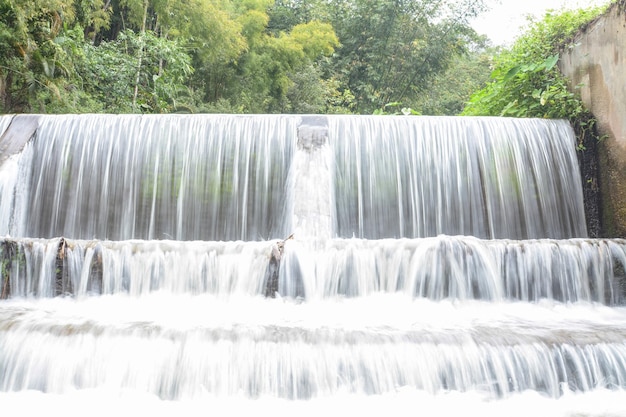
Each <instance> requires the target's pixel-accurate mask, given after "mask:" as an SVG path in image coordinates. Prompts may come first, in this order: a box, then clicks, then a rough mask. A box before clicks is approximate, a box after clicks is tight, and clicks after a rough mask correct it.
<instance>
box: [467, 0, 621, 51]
mask: <svg viewBox="0 0 626 417" xmlns="http://www.w3.org/2000/svg"><path fill="white" fill-rule="evenodd" d="M608 3H610V0H523V1H520V0H490V1H489V6H490V11H488V12H486V13H484V14H483V15H482V16H481V17H480V18H478V19H476V20H475V21H474V23H473V25H472V26H473V27H474V29H475V30H476V31H477V32H478V33H480V34H484V35H487V36H488V37H489V38H490V39H491V41H492V42H493V44H494V45H509V44H511V43H512V42H513V40H514V39H515V38H516V37H517V36H518V35H519V34H520V33H521V32H520V30H521V29H523V27H524V26H526V23H527V17H528V16H529V15H530V16H533V17H535V18H537V19H539V18H541V17H542V16H543V15H544V14H545V12H546V11H548V10H550V9H553V10H560V9H562V8H568V9H580V8H587V7H591V6H600V5H603V4H608Z"/></svg>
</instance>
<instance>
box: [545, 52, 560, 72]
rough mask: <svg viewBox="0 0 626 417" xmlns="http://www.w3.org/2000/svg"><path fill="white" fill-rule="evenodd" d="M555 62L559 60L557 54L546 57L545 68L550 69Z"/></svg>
mask: <svg viewBox="0 0 626 417" xmlns="http://www.w3.org/2000/svg"><path fill="white" fill-rule="evenodd" d="M557 62H559V54H556V55H552V56H551V57H548V59H546V60H545V62H544V64H545V66H546V70H547V71H550V70H551V69H552V68H554V66H555V65H556V63H557Z"/></svg>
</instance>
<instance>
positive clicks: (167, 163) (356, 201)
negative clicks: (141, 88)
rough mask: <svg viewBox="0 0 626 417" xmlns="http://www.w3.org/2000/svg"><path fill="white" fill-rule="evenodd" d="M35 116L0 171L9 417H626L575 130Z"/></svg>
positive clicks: (621, 258)
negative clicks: (15, 416) (324, 416)
mask: <svg viewBox="0 0 626 417" xmlns="http://www.w3.org/2000/svg"><path fill="white" fill-rule="evenodd" d="M15 117H19V116H15ZM11 123H12V117H11V116H4V117H2V118H0V130H2V131H4V130H6V129H10V125H11ZM37 123H38V125H37V129H36V134H35V136H34V138H33V139H32V140H30V141H29V142H28V144H26V146H25V147H24V149H23V150H22V151H21V152H19V153H17V154H14V155H3V160H4V162H3V163H2V166H0V188H1V190H0V191H1V193H0V215H1V216H2V218H0V235H4V236H5V237H4V238H3V239H2V240H0V273H1V281H0V291H1V293H0V299H1V300H0V403H1V404H3V408H4V407H7V409H11V410H13V409H15V410H21V411H22V412H23V414H29V413H31V414H32V413H34V412H39V413H44V412H46V410H49V409H50V407H62V409H63V411H64V414H65V415H67V414H70V415H84V414H85V413H90V414H93V413H94V411H95V412H96V413H101V414H110V413H111V412H120V413H124V414H129V413H130V412H141V413H159V414H163V413H166V414H174V413H176V414H180V415H205V414H206V413H207V412H209V410H210V411H211V412H213V413H215V412H216V411H217V412H219V413H221V414H228V415H238V414H242V413H265V412H267V413H270V412H271V413H272V415H309V414H310V415H319V414H320V413H333V414H339V413H367V414H368V415H369V414H371V413H392V414H394V415H409V414H410V415H414V414H416V413H419V414H431V415H468V414H469V415H483V416H489V415H493V416H496V415H498V416H501V415H509V416H510V415H520V416H527V415H530V414H532V413H536V414H544V415H545V414H548V415H551V416H554V415H577V416H578V415H626V405H624V404H626V402H625V401H624V399H625V398H626V391H625V389H626V309H624V307H623V299H624V289H623V283H624V279H625V277H624V275H625V268H626V241H623V240H619V239H613V240H609V239H587V238H586V230H585V220H584V213H583V204H582V192H581V181H580V175H579V173H578V166H577V161H576V155H575V142H574V137H573V133H572V130H571V128H570V127H569V125H568V124H567V123H566V122H565V121H552V120H534V119H531V120H523V119H522V120H520V119H503V118H453V117H449V118H448V117H440V118H438V117H431V118H429V117H374V116H371V117H364V116H263V115H255V116H236V115H204V116H183V115H170V116H135V115H132V116H131V115H129V116H113V115H86V116H39V118H38V121H37ZM1 143H2V139H0V144H1ZM289 235H292V236H291V237H290V238H289V239H287V237H288V236H289ZM283 239H284V240H283ZM272 280H275V282H273V281H272ZM270 284H271V285H270ZM270 290H271V291H270ZM274 290H277V294H276V297H274V298H272V297H266V296H265V294H269V295H275V294H274V293H273V291H274Z"/></svg>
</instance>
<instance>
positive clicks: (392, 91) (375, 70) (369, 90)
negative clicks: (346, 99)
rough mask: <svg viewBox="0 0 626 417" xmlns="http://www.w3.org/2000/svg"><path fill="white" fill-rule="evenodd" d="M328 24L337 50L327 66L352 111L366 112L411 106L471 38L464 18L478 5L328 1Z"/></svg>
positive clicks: (470, 1) (428, 0)
mask: <svg viewBox="0 0 626 417" xmlns="http://www.w3.org/2000/svg"><path fill="white" fill-rule="evenodd" d="M329 7H330V8H331V9H332V13H330V16H332V22H331V23H332V25H333V27H334V28H335V30H336V32H337V35H338V37H339V41H340V43H341V48H339V49H338V50H337V53H336V56H335V59H333V61H332V63H331V65H332V68H331V72H332V73H333V74H336V75H337V77H338V78H339V80H340V82H341V83H342V89H343V90H344V91H350V92H351V93H353V94H354V96H355V97H356V103H357V104H356V110H357V112H359V113H371V112H372V111H373V110H374V109H377V108H381V107H382V106H384V105H385V104H386V103H390V102H403V103H405V104H406V105H409V106H412V105H413V103H414V102H415V101H416V99H417V98H418V97H419V96H420V95H421V94H422V93H423V92H424V91H426V90H427V89H428V88H429V84H430V81H431V80H432V78H433V76H435V75H436V74H439V73H441V72H443V71H445V69H446V68H447V66H448V65H449V63H450V62H451V59H452V58H453V57H454V56H457V55H459V54H461V53H463V52H465V50H466V48H467V46H468V45H469V44H470V43H471V42H473V40H474V39H475V38H476V34H475V32H474V31H473V30H472V29H471V28H470V26H469V24H468V19H469V18H471V17H473V16H476V15H477V14H478V13H480V12H481V11H482V10H483V9H484V4H483V2H482V1H480V0H467V1H462V2H445V1H443V2H442V1H435V0H421V1H414V0H351V1H348V2H345V1H340V0H332V1H330V2H329Z"/></svg>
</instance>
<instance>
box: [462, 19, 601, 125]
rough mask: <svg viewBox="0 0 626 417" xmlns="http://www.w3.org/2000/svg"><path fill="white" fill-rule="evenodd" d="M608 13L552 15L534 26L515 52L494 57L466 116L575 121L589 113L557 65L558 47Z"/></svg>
mask: <svg viewBox="0 0 626 417" xmlns="http://www.w3.org/2000/svg"><path fill="white" fill-rule="evenodd" d="M603 10H604V8H592V9H585V10H578V11H571V10H568V11H564V12H562V13H548V14H547V15H546V16H545V17H544V19H543V20H541V21H539V22H535V23H531V26H530V28H529V29H528V31H527V32H526V33H525V34H524V35H523V36H521V37H520V38H518V39H517V41H516V42H515V43H514V45H513V46H512V48H511V49H510V50H507V51H504V52H502V53H501V54H500V55H498V56H497V57H496V58H495V69H494V70H493V72H492V74H491V82H489V83H488V84H487V86H486V87H485V88H483V89H481V90H479V91H478V92H476V93H475V94H474V95H473V96H472V97H471V99H470V101H469V103H468V104H467V106H466V108H465V109H464V111H463V113H462V114H465V115H493V116H511V117H541V118H567V119H575V118H578V117H580V116H581V115H582V114H584V113H585V112H586V110H585V108H584V106H583V104H582V102H581V101H580V99H579V97H578V96H577V94H575V92H572V91H570V90H569V89H568V83H567V80H566V79H565V78H564V77H563V76H562V75H561V73H560V71H559V69H558V67H557V65H556V64H557V62H558V59H559V48H561V47H564V45H566V44H567V40H568V39H572V37H573V35H574V34H575V33H576V32H577V31H578V30H579V29H580V27H581V26H584V25H585V24H587V23H588V22H589V21H590V20H592V19H593V18H595V17H596V16H597V15H598V14H600V13H601V12H602V11H603Z"/></svg>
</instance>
